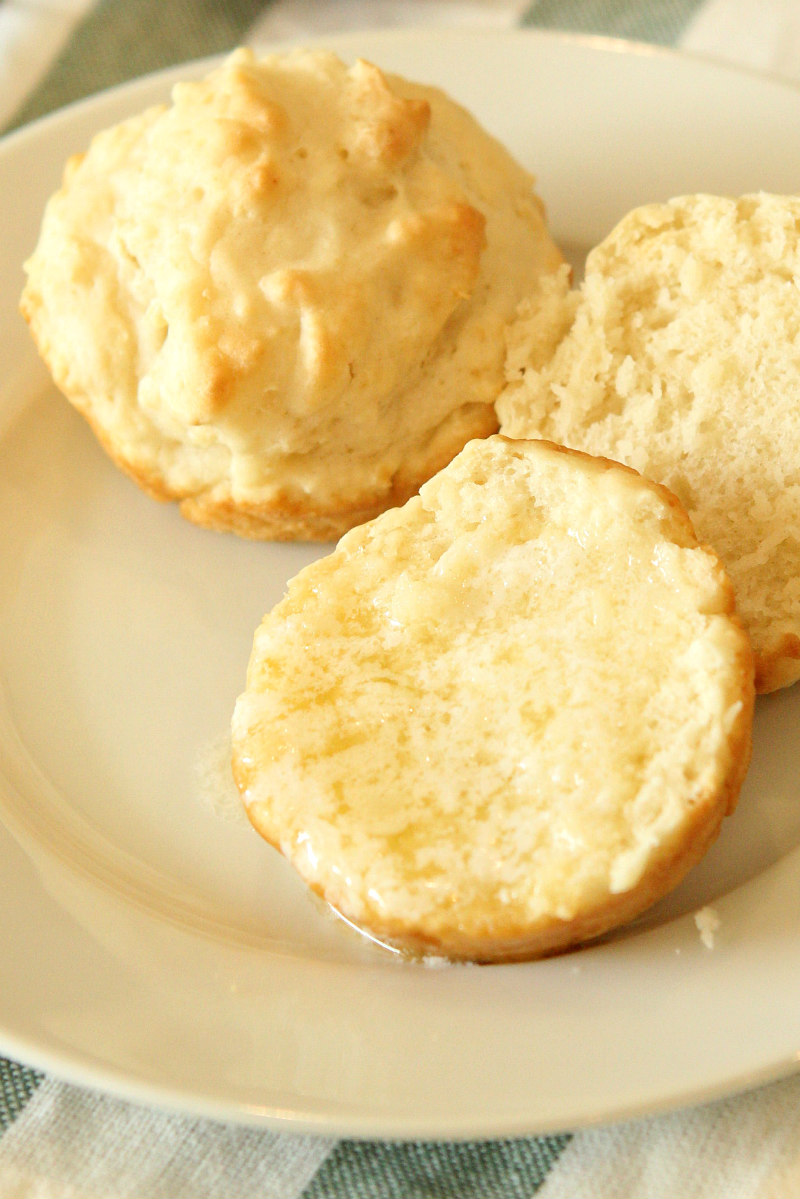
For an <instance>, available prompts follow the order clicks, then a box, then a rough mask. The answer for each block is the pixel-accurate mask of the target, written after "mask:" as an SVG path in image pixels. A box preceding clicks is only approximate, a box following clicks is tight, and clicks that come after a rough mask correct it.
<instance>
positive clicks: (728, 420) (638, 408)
mask: <svg viewBox="0 0 800 1199" xmlns="http://www.w3.org/2000/svg"><path fill="white" fill-rule="evenodd" d="M799 231H800V199H798V198H796V197H783V196H768V195H758V196H745V197H743V198H741V199H739V200H732V199H724V198H720V197H715V196H688V197H684V198H681V199H678V200H674V201H672V202H671V203H669V204H659V205H649V206H647V207H645V208H641V209H637V210H635V211H634V212H632V213H630V214H629V215H628V216H627V217H625V219H624V220H623V221H622V222H621V223H620V224H619V225H618V227H617V228H616V229H615V230H614V231H613V232H612V233H611V234H610V236H609V237H608V238H607V239H606V241H604V242H603V243H602V244H601V245H600V246H599V247H597V248H596V249H595V250H594V251H593V252H592V253H591V254H590V256H589V259H588V262H587V267H586V275H585V280H584V283H583V285H582V287H581V289H580V291H579V292H571V291H570V290H569V281H568V279H567V277H566V275H565V274H564V273H562V275H561V277H560V278H559V279H558V280H556V281H552V282H549V283H547V284H546V286H545V288H544V290H543V293H542V294H541V296H540V299H539V300H537V303H536V304H535V305H531V306H530V308H529V310H528V311H527V312H523V314H522V316H521V319H520V321H519V323H518V324H517V325H516V326H514V327H513V328H512V330H511V333H510V346H509V359H508V385H507V387H506V389H505V391H504V392H503V394H502V395H501V397H500V400H499V401H498V405H497V408H498V414H499V416H500V419H501V431H502V432H504V433H506V434H508V435H510V436H514V437H534V436H538V437H545V438H549V439H552V440H555V441H559V442H563V443H564V444H566V445H570V446H574V447H576V448H578V449H582V450H586V451H587V452H589V453H592V454H601V455H607V456H609V457H612V458H617V459H619V460H620V461H622V462H626V463H628V464H629V465H630V466H633V467H635V468H636V469H637V470H640V471H642V472H643V473H645V474H647V475H649V476H650V477H651V478H654V479H656V480H658V481H659V482H662V483H665V484H666V485H667V486H668V487H669V488H670V489H671V490H672V491H674V492H675V494H676V495H678V496H679V498H680V499H681V501H682V502H683V504H684V505H685V507H686V509H687V511H688V512H689V515H690V517H691V519H692V522H693V524H694V526H695V528H696V530H697V534H698V536H699V537H700V538H701V539H702V540H703V541H707V542H708V543H709V544H711V545H713V546H714V548H715V550H716V551H717V552H718V553H719V555H720V557H721V558H722V560H723V562H724V563H725V566H726V569H727V570H728V572H729V573H730V576H731V579H732V581H733V584H734V588H735V591H736V599H737V606H738V608H739V612H740V614H741V616H742V619H743V621H744V622H745V625H746V627H747V629H748V632H749V634H750V636H751V639H752V642H753V648H754V651H755V657H756V681H757V686H758V689H759V690H761V691H769V690H773V689H774V688H776V687H780V686H784V685H786V684H787V683H791V682H793V681H794V680H795V679H797V678H798V677H800V415H798V414H800V292H798V282H797V281H798V279H799V278H800V235H799Z"/></svg>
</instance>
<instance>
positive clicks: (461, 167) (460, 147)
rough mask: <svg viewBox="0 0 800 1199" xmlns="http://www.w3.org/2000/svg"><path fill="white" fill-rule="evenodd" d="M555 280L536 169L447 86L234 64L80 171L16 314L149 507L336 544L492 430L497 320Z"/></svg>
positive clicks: (373, 72) (332, 68)
mask: <svg viewBox="0 0 800 1199" xmlns="http://www.w3.org/2000/svg"><path fill="white" fill-rule="evenodd" d="M176 146H180V147H181V152H180V153H179V154H176ZM560 263H561V255H560V254H559V252H558V250H557V248H556V247H555V245H554V244H553V242H552V240H551V239H550V237H549V235H548V233H547V230H546V227H545V224H544V220H543V216H542V210H541V203H540V201H539V200H538V197H536V195H535V193H534V190H533V181H532V179H531V177H530V176H529V175H528V173H527V172H526V171H525V170H524V169H523V168H522V167H520V166H519V165H518V164H517V163H515V162H514V161H513V159H512V158H511V157H510V155H508V154H507V152H506V151H505V150H504V149H503V148H502V147H501V146H500V145H499V144H498V143H497V142H496V141H495V139H493V138H491V137H490V136H489V135H488V134H487V133H485V132H484V131H483V130H482V129H481V128H480V126H478V124H477V123H476V122H475V121H474V120H473V119H472V118H471V117H470V116H469V114H467V113H466V112H465V111H464V110H463V109H461V108H460V107H459V106H458V105H457V104H455V103H454V102H453V101H451V100H450V99H449V98H447V97H446V96H444V95H443V94H442V93H440V92H438V91H436V90H435V89H432V88H426V87H423V86H421V85H415V84H411V83H408V82H407V81H405V80H401V79H399V78H394V77H390V76H387V75H385V74H384V73H383V72H381V71H380V70H379V69H378V68H377V67H374V66H372V65H370V64H368V63H365V62H361V61H359V62H356V63H355V64H354V65H353V66H352V67H350V68H348V67H347V66H346V65H345V64H344V63H342V62H341V61H340V60H339V59H337V58H336V57H335V56H334V55H332V54H329V53H325V52H321V51H316V52H311V51H306V52H296V53H290V54H286V55H272V56H269V57H268V58H265V59H263V60H257V59H256V58H255V56H254V55H253V54H251V53H250V52H248V51H239V52H238V53H236V54H234V55H233V56H231V57H230V58H229V59H228V60H227V61H226V62H225V63H224V64H223V65H222V66H221V67H220V68H219V69H218V70H217V71H215V72H213V73H212V74H211V75H210V76H208V77H207V78H206V79H203V80H198V81H197V82H193V83H186V84H179V85H178V86H177V87H176V88H175V89H174V92H173V98H172V103H171V104H170V105H165V106H162V107H159V108H154V109H151V110H148V111H147V112H145V113H142V114H141V115H140V116H138V117H134V118H131V119H130V120H128V121H125V122H122V123H121V124H120V125H117V126H115V127H113V128H111V129H108V130H105V131H104V132H102V133H101V134H99V135H98V136H97V137H96V138H95V139H94V141H93V142H92V144H91V146H90V148H89V150H88V151H87V153H86V154H84V155H80V156H76V157H75V158H74V159H71V160H70V162H69V163H68V166H67V169H66V171H65V175H64V181H63V185H62V187H61V189H60V190H59V191H58V192H57V193H56V194H55V196H53V197H52V198H51V200H50V202H49V204H48V207H47V210H46V213H45V217H44V221H43V224H42V230H41V235H40V239H39V244H38V246H37V248H36V250H35V252H34V254H33V255H32V257H31V259H30V261H29V262H28V263H27V264H26V270H27V272H28V282H27V284H26V288H25V292H24V294H23V297H22V302H21V310H22V312H23V315H24V316H25V319H26V320H27V321H28V322H29V324H30V326H31V330H32V332H33V335H34V338H35V340H36V342H37V346H38V348H39V352H40V354H41V356H42V358H43V359H44V360H45V362H46V363H47V364H48V366H49V368H50V371H51V374H52V375H53V378H54V380H55V382H56V384H57V385H58V386H59V388H60V389H61V390H62V391H63V392H64V394H65V395H66V397H67V398H68V399H69V400H70V402H71V403H72V404H73V405H74V406H75V407H76V408H77V409H78V410H79V411H81V412H82V413H83V414H84V415H85V416H86V418H87V420H88V421H89V423H90V424H91V426H92V427H93V429H94V430H95V433H96V434H97V436H98V438H99V439H100V441H101V442H102V444H103V445H104V447H105V448H106V449H107V451H108V453H109V454H110V455H111V457H112V459H113V460H114V461H115V462H116V463H117V464H118V465H119V466H121V468H122V469H123V470H125V471H126V473H128V474H129V475H130V476H131V477H132V478H133V479H134V480H135V481H136V482H137V483H139V484H140V485H141V486H142V487H143V489H144V490H145V491H147V492H148V494H150V495H153V496H156V497H157V498H159V499H171V500H175V501H177V502H178V504H179V505H180V508H181V511H182V513H183V514H184V515H185V516H187V517H188V518H189V519H191V520H194V521H196V522H198V523H200V524H203V525H206V526H208V527H211V528H216V529H220V530H233V531H235V532H237V533H240V534H242V535H243V536H247V537H257V538H265V539H281V540H295V539H303V540H305V539H310V540H329V539H331V538H335V537H338V536H339V535H340V534H341V533H342V532H344V531H345V530H346V529H348V528H349V527H351V526H352V525H353V524H355V523H360V522H361V521H363V520H365V519H368V518H370V517H372V516H374V515H376V514H377V513H378V512H380V511H382V510H384V509H385V508H386V507H387V506H389V505H393V504H397V503H402V502H403V501H404V500H405V499H406V498H407V497H408V496H409V495H411V494H412V493H413V492H414V491H415V490H416V489H417V488H418V487H419V485H420V484H421V483H422V482H424V481H425V479H427V478H428V477H429V476H430V474H431V473H433V472H434V471H435V470H437V469H438V468H439V467H440V466H442V465H444V463H445V462H446V461H448V460H449V458H450V457H452V455H453V454H454V453H456V452H458V450H460V449H461V447H462V446H463V445H464V443H465V442H466V441H467V440H469V439H471V438H473V437H480V436H485V435H486V434H487V433H490V432H493V431H494V430H495V429H496V427H497V424H496V418H495V415H494V411H493V404H494V400H495V398H496V395H497V393H498V391H499V390H500V387H501V386H502V379H503V356H504V345H503V334H504V329H505V326H506V324H507V322H508V321H509V320H510V319H511V318H512V317H513V313H514V310H515V309H516V305H517V303H518V302H519V300H520V298H521V297H522V295H524V294H525V293H526V292H527V291H528V289H529V287H530V286H531V284H532V283H533V281H534V280H535V279H537V278H538V277H539V275H541V274H542V273H548V272H550V271H553V270H555V269H556V268H557V267H558V266H559V264H560ZM111 347H113V350H112V348H111Z"/></svg>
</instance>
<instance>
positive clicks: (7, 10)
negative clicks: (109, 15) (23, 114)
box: [0, 0, 92, 128]
mask: <svg viewBox="0 0 800 1199" xmlns="http://www.w3.org/2000/svg"><path fill="white" fill-rule="evenodd" d="M91 6H92V0H62V2H61V3H60V4H58V5H53V6H50V5H44V4H41V3H38V2H37V0H6V3H4V4H2V5H1V6H0V128H2V126H3V125H5V124H6V122H7V121H9V120H10V119H11V117H12V116H13V115H14V113H15V112H16V110H17V109H18V108H19V106H20V104H21V103H22V101H23V100H24V99H25V97H26V96H27V95H28V93H29V92H30V91H32V90H33V88H34V87H35V86H36V84H37V83H38V81H39V80H40V79H41V78H42V76H43V75H44V74H45V73H46V71H47V69H48V67H49V66H50V64H51V63H52V62H53V60H54V59H55V57H56V55H57V54H58V52H59V50H60V49H61V47H62V46H63V45H64V43H65V42H66V40H67V38H68V37H69V34H70V32H71V30H72V29H73V28H74V26H75V25H76V24H77V23H78V21H79V20H80V18H81V16H82V15H83V13H84V12H85V11H86V10H87V9H89V8H91Z"/></svg>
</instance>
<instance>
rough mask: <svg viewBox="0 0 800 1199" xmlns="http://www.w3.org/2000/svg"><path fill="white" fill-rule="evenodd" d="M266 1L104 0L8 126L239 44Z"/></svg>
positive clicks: (100, 0)
mask: <svg viewBox="0 0 800 1199" xmlns="http://www.w3.org/2000/svg"><path fill="white" fill-rule="evenodd" d="M265 6H266V0H224V3H221V2H220V0H180V3H174V2H171V0H99V3H98V4H97V5H96V6H95V7H94V8H93V9H92V10H91V11H90V12H89V13H88V15H87V16H86V17H85V19H84V20H83V21H82V22H81V23H80V24H79V25H78V27H77V28H76V29H75V30H74V32H73V34H72V36H71V37H70V39H69V40H68V42H67V45H66V46H65V47H64V49H63V51H62V53H61V54H60V55H59V57H58V58H57V59H56V62H55V63H54V64H53V66H52V68H51V69H50V71H49V72H48V73H47V75H46V76H45V78H44V79H43V80H42V81H41V83H40V84H39V86H38V87H36V88H35V89H34V91H33V92H32V93H31V94H30V95H29V96H28V97H27V99H26V100H25V102H24V103H23V104H22V106H21V108H19V109H18V110H17V112H16V113H15V114H14V117H13V119H12V121H11V123H10V125H9V128H10V129H13V128H16V127H17V126H19V125H24V124H26V123H27V122H28V121H32V120H33V119H34V118H35V117H40V116H43V115H44V114H45V113H48V112H52V111H53V110H54V109H56V108H61V107H62V106H63V105H64V104H68V103H70V102H71V101H72V100H79V99H82V98H83V97H84V96H87V95H89V94H91V93H93V92H98V91H101V90H102V89H103V88H107V87H113V86H114V84H117V83H123V82H124V81H125V80H127V79H134V78H136V77H137V76H138V75H146V74H147V73H148V72H150V71H156V70H159V69H160V68H161V67H170V66H174V65H175V64H176V63H180V62H187V61H188V60H189V59H192V58H204V57H205V56H206V55H208V54H218V53H219V54H221V53H224V52H225V51H226V50H233V49H234V48H235V47H236V46H237V45H239V43H240V42H241V41H242V39H243V38H244V36H245V34H246V33H247V30H248V29H249V28H250V26H251V25H252V24H253V22H254V21H255V19H256V18H257V17H258V15H259V14H260V13H261V11H262V10H263V9H264V8H265Z"/></svg>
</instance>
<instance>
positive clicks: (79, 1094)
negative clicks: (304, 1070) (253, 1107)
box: [0, 1080, 336, 1199]
mask: <svg viewBox="0 0 800 1199" xmlns="http://www.w3.org/2000/svg"><path fill="white" fill-rule="evenodd" d="M335 1144H336V1142H335V1141H332V1140H324V1139H322V1138H318V1137H307V1136H292V1135H289V1134H282V1133H272V1132H264V1131H261V1130H259V1129H251V1128H241V1127H236V1126H235V1125H226V1124H217V1123H215V1122H213V1121H210V1120H197V1119H193V1118H191V1117H187V1116H180V1115H170V1114H164V1113H163V1112H160V1111H156V1110H151V1109H149V1108H143V1107H138V1106H136V1105H135V1104H132V1103H126V1102H124V1101H123V1100H118V1099H112V1098H108V1097H105V1096H102V1095H99V1094H94V1093H92V1092H89V1091H84V1090H82V1089H80V1088H77V1087H72V1086H68V1085H66V1084H64V1083H60V1082H56V1081H53V1080H48V1081H45V1082H43V1083H42V1085H41V1086H40V1087H39V1089H38V1090H37V1092H36V1094H35V1095H34V1096H33V1098H32V1099H31V1101H30V1102H29V1103H28V1105H27V1107H26V1108H25V1110H24V1111H23V1112H22V1113H21V1114H20V1115H19V1116H18V1117H17V1119H16V1120H15V1121H14V1123H13V1124H12V1125H11V1127H10V1129H9V1130H8V1132H6V1134H5V1136H4V1137H3V1139H2V1171H1V1172H0V1190H1V1191H2V1195H3V1199H109V1196H113V1197H114V1199H139V1197H140V1196H142V1195H147V1197H148V1199H220V1196H222V1195H230V1196H233V1195H235V1196H236V1199H297V1197H298V1196H299V1195H301V1194H302V1192H303V1190H304V1189H305V1187H306V1186H307V1185H308V1183H309V1182H310V1181H311V1179H312V1178H313V1176H314V1174H316V1172H317V1170H318V1169H319V1167H320V1166H321V1164H322V1162H323V1161H324V1160H325V1158H326V1157H327V1156H328V1154H329V1153H330V1152H331V1151H332V1150H333V1148H334V1146H335Z"/></svg>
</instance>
